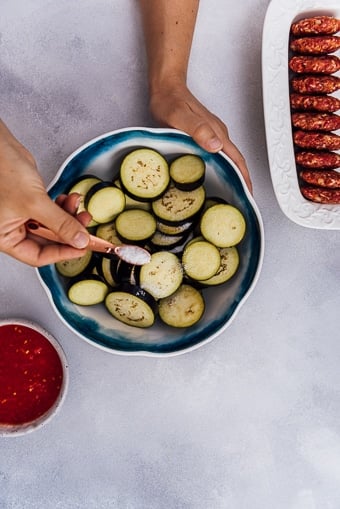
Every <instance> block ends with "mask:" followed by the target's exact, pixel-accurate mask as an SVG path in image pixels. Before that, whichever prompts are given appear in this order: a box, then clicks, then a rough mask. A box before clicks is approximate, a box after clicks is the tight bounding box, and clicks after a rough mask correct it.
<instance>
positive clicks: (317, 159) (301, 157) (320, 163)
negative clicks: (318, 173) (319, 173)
mask: <svg viewBox="0 0 340 509" xmlns="http://www.w3.org/2000/svg"><path fill="white" fill-rule="evenodd" d="M295 160H296V163H297V164H298V165H300V166H302V167H303V168H309V169H312V170H313V169H316V170H334V169H335V168H340V154H337V153H336V152H330V151H328V150H311V151H301V152H297V153H296V155H295Z"/></svg>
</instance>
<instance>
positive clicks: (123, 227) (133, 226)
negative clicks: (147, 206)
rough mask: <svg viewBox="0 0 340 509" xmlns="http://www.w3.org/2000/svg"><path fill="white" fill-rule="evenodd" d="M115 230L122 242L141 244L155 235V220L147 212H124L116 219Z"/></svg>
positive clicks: (133, 210) (132, 210) (136, 210)
mask: <svg viewBox="0 0 340 509" xmlns="http://www.w3.org/2000/svg"><path fill="white" fill-rule="evenodd" d="M116 230H117V233H118V235H119V237H120V238H121V239H122V240H123V241H124V242H128V243H141V242H144V241H145V240H147V239H149V238H150V237H152V235H153V234H154V233H155V231H156V219H155V217H154V216H153V214H151V212H148V211H147V210H141V209H129V210H124V211H123V212H121V213H120V214H119V215H118V216H117V218H116Z"/></svg>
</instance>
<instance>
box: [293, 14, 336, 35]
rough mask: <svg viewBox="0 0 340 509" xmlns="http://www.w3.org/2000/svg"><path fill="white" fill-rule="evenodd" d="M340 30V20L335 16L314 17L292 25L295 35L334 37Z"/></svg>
mask: <svg viewBox="0 0 340 509" xmlns="http://www.w3.org/2000/svg"><path fill="white" fill-rule="evenodd" d="M339 30H340V20H338V19H336V18H334V17H333V16H314V17H312V18H304V19H300V20H299V21H297V22H296V23H293V24H292V34H293V35H297V36H298V35H333V34H335V33H336V32H338V31H339Z"/></svg>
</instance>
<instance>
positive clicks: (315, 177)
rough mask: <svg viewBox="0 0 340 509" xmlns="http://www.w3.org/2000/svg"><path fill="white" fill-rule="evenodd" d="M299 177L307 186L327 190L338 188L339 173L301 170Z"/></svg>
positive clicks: (339, 184) (339, 183)
mask: <svg viewBox="0 0 340 509" xmlns="http://www.w3.org/2000/svg"><path fill="white" fill-rule="evenodd" d="M299 176H300V178H301V180H303V181H304V182H306V183H307V184H312V185H314V186H319V187H327V188H328V189H337V188H340V173H339V172H337V171H335V170H302V171H300V173H299Z"/></svg>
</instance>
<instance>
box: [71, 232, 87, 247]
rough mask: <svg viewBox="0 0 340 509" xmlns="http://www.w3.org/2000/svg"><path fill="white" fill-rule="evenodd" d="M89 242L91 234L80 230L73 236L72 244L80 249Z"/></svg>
mask: <svg viewBox="0 0 340 509" xmlns="http://www.w3.org/2000/svg"><path fill="white" fill-rule="evenodd" d="M88 243H89V236H88V235H86V233H83V232H78V233H77V235H76V236H75V237H73V241H72V245H73V246H74V247H76V248H78V249H83V248H84V247H86V246H87V245H88Z"/></svg>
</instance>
